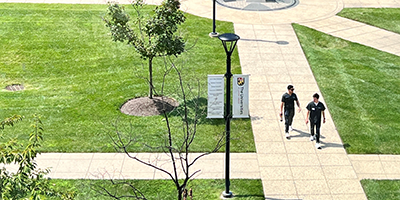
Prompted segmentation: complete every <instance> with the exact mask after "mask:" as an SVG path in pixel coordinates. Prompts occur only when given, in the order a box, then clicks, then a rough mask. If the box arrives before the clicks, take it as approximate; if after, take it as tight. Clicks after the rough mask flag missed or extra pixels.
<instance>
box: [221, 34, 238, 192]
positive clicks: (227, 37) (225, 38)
mask: <svg viewBox="0 0 400 200" xmlns="http://www.w3.org/2000/svg"><path fill="white" fill-rule="evenodd" d="M218 38H219V39H220V40H221V41H222V45H224V49H225V53H226V74H225V78H226V105H225V116H224V118H225V132H226V147H225V191H224V192H222V196H223V197H225V198H229V197H232V196H233V195H232V192H231V191H229V186H230V181H229V169H230V168H229V162H230V159H229V156H230V137H231V123H230V121H231V118H232V116H231V77H232V73H231V55H232V52H233V50H234V49H235V47H236V43H237V41H238V40H239V39H240V37H239V36H238V35H236V34H234V33H225V34H222V35H220V36H218Z"/></svg>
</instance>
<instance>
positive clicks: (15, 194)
mask: <svg viewBox="0 0 400 200" xmlns="http://www.w3.org/2000/svg"><path fill="white" fill-rule="evenodd" d="M22 119H23V117H22V116H20V115H14V116H12V117H9V118H6V119H5V120H4V121H2V122H0V131H1V134H0V137H4V136H3V134H4V129H5V127H6V126H14V125H15V124H16V123H18V122H20V121H22ZM31 127H32V132H31V133H30V134H29V141H28V142H27V144H26V145H24V144H22V143H20V142H18V141H17V139H11V140H9V141H8V142H5V143H2V144H0V164H5V165H7V164H16V165H17V166H18V170H17V171H16V172H10V171H7V169H6V168H5V167H3V168H0V194H1V196H0V199H4V200H12V199H34V200H39V199H41V198H40V197H41V196H43V195H44V196H56V197H60V198H61V199H73V196H74V194H73V193H67V192H59V191H55V190H54V189H52V188H51V185H50V184H49V179H48V178H45V175H46V174H48V173H49V172H50V170H49V169H45V170H41V169H38V168H37V164H36V162H35V160H34V159H35V158H36V156H37V154H39V153H40V152H39V151H38V150H37V149H38V148H39V147H40V146H41V144H40V142H41V141H42V140H43V127H42V121H41V120H40V117H39V116H37V115H34V122H33V123H32V125H31Z"/></svg>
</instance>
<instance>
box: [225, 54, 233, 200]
mask: <svg viewBox="0 0 400 200" xmlns="http://www.w3.org/2000/svg"><path fill="white" fill-rule="evenodd" d="M226 55H227V58H226V74H225V78H226V107H225V132H226V147H225V197H231V196H232V193H231V192H230V191H229V186H230V184H231V182H230V180H229V173H230V168H229V166H230V158H229V157H230V138H231V123H230V122H231V118H232V117H231V77H232V73H231V55H232V52H227V53H226Z"/></svg>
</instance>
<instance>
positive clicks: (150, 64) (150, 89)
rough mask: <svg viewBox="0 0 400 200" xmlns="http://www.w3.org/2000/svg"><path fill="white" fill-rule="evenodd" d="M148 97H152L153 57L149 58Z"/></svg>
mask: <svg viewBox="0 0 400 200" xmlns="http://www.w3.org/2000/svg"><path fill="white" fill-rule="evenodd" d="M149 98H150V99H153V58H152V57H151V58H149Z"/></svg>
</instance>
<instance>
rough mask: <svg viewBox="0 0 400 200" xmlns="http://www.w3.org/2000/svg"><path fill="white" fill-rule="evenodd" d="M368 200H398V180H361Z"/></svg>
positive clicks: (399, 195) (399, 189)
mask: <svg viewBox="0 0 400 200" xmlns="http://www.w3.org/2000/svg"><path fill="white" fill-rule="evenodd" d="M361 184H362V186H363V188H364V191H365V194H366V195H367V198H368V200H396V199H397V200H399V199H400V180H370V179H365V180H361Z"/></svg>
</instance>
